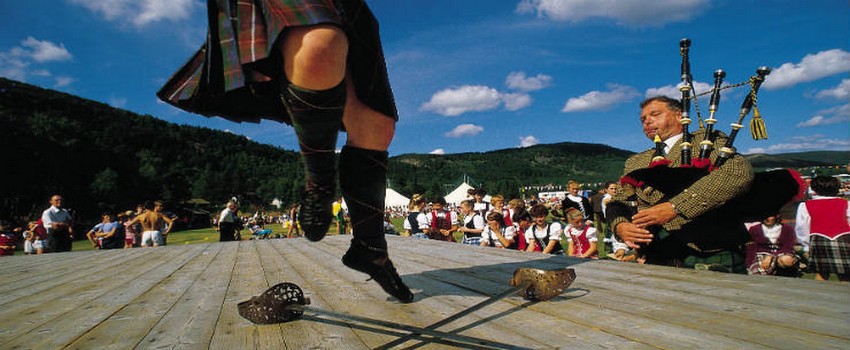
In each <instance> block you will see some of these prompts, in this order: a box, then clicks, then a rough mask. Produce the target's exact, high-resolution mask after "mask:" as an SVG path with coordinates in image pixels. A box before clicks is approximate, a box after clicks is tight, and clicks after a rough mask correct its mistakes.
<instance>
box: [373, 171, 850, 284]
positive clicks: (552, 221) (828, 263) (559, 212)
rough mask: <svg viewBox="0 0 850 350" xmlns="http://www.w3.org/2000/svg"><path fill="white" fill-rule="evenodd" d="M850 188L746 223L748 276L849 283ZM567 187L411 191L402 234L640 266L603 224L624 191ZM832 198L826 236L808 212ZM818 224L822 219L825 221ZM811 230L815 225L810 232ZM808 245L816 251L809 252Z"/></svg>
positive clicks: (835, 184)
mask: <svg viewBox="0 0 850 350" xmlns="http://www.w3.org/2000/svg"><path fill="white" fill-rule="evenodd" d="M826 183H829V185H825V184H826ZM848 187H850V182H845V183H843V184H842V183H841V182H839V181H838V179H837V178H834V177H829V176H821V177H817V178H815V180H813V182H812V190H810V193H809V198H808V200H807V201H805V202H802V203H800V206H799V208H800V209H798V210H797V215H796V217H791V218H790V219H786V218H783V217H782V216H781V215H780V214H779V213H777V214H776V215H773V216H770V217H768V218H765V219H764V220H763V221H762V222H754V223H748V224H747V226H748V229H749V232H750V235H751V240H750V241H749V242H747V243H746V245H745V246H744V248H745V250H746V252H747V257H746V259H747V265H748V267H749V268H748V273H749V274H754V275H756V274H758V275H778V276H790V277H799V276H801V275H802V272H804V271H810V272H812V273H814V274H815V276H816V279H827V278H828V277H829V275H830V273H832V274H836V275H837V276H838V278H839V280H842V281H848V280H850V270H847V266H848V264H847V262H848V259H850V256H848V254H850V244H848V243H847V241H850V227H848V225H850V209H848V206H847V198H846V197H847V195H846V194H845V193H844V192H842V191H845V190H846V189H847V188H848ZM568 188H569V189H570V191H569V192H568V194H567V195H566V196H565V197H555V196H547V197H546V198H545V199H542V200H537V199H536V198H531V199H528V200H522V199H516V198H515V199H511V200H509V201H507V206H506V207H505V206H504V205H503V204H504V203H505V198H504V197H503V196H501V195H493V196H492V197H491V201H490V202H489V203H488V202H484V201H482V198H483V197H484V195H486V192H485V191H483V190H481V189H477V190H470V192H469V196H468V198H467V199H466V200H464V201H462V202H461V203H460V204H459V205H457V206H453V205H451V204H447V203H445V200H444V199H443V198H435V199H433V200H431V201H430V202H429V201H426V200H425V199H424V198H423V197H422V196H421V195H419V194H414V195H413V196H412V197H411V201H410V205H409V206H408V210H407V212H406V214H405V215H401V217H403V218H404V221H403V228H404V230H403V231H402V232H401V233H400V234H401V235H402V236H409V237H412V238H418V239H436V240H441V241H447V242H455V243H462V244H470V245H480V246H483V247H492V248H498V249H514V250H520V251H528V252H540V253H544V254H553V255H568V256H572V257H577V258H586V259H600V258H606V259H613V260H619V261H624V262H636V263H643V261H642V259H641V257H640V255H639V254H637V252H636V251H635V250H634V249H631V248H629V247H628V246H626V245H625V244H624V243H621V242H619V241H618V240H617V239H616V237H614V236H613V235H612V232H611V231H610V229H609V228H608V227H607V225H606V220H605V205H606V203H607V201H608V200H610V198H611V197H612V196H613V195H615V194H616V192H617V191H618V189H619V186H618V185H617V184H616V183H614V182H608V183H605V185H604V186H603V187H602V188H600V189H599V190H598V192H596V193H587V192H584V191H582V190H581V188H580V185H579V184H578V182H575V181H570V183H569V184H568ZM827 199H829V200H830V201H829V203H832V204H834V205H833V206H830V207H829V208H830V209H829V210H831V213H830V214H828V217H829V218H831V219H828V221H829V222H830V225H831V226H829V230H831V231H829V232H830V233H821V232H820V231H824V230H826V229H824V227H825V226H824V225H822V224H821V225H819V224H818V223H817V222H816V223H814V224H813V223H812V221H813V219H812V218H811V217H810V215H809V213H808V211H807V210H806V208H807V207H811V206H812V205H811V204H809V205H808V206H807V203H810V202H815V204H817V203H821V201H824V200H827ZM824 203H825V202H824ZM833 207H834V208H833ZM813 208H820V207H813ZM815 210H819V209H815ZM387 214H388V216H390V215H391V216H399V210H398V209H397V208H394V209H391V210H390V209H388V210H387ZM819 219H820V220H825V219H824V218H823V216H821V217H819ZM817 220H818V219H814V221H817ZM810 227H816V228H815V229H814V231H812V229H810ZM818 230H820V231H818ZM810 242H813V243H814V244H815V246H816V247H818V248H817V249H813V248H810V247H809V246H810Z"/></svg>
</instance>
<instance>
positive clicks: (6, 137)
mask: <svg viewBox="0 0 850 350" xmlns="http://www.w3.org/2000/svg"><path fill="white" fill-rule="evenodd" d="M631 154H633V152H630V151H626V150H621V149H617V148H613V147H609V146H605V145H600V144H585V143H570V142H565V143H556V144H543V145H536V146H532V147H526V148H511V149H503V150H496V151H490V152H469V153H459V154H447V155H430V154H403V155H399V156H395V157H392V158H390V164H389V174H388V176H389V179H390V180H391V184H392V186H393V188H394V189H396V190H397V191H399V192H401V193H402V194H404V195H408V196H409V195H411V194H413V193H421V194H424V195H425V196H427V197H429V198H432V197H435V196H442V195H444V194H446V193H447V191H449V190H451V189H452V188H454V186H456V185H458V184H459V183H460V181H461V180H462V176H464V175H468V176H469V177H470V178H471V179H470V184H471V185H473V186H483V187H484V188H486V189H487V190H488V191H489V192H490V193H501V194H504V195H505V196H507V197H509V198H510V197H515V196H520V195H521V194H522V192H521V191H522V190H521V189H522V188H523V187H525V186H531V185H538V186H539V185H547V184H554V185H564V184H565V183H566V182H567V181H568V180H570V179H575V180H577V181H579V182H582V183H587V184H592V183H600V182H603V181H607V180H616V179H617V178H618V177H619V176H620V175H621V172H622V167H623V163H624V161H625V160H626V158H627V157H629V156H630V155H631ZM747 157H748V158H749V159H750V161H751V162H752V163H753V164H754V165H755V166H756V167H760V168H771V167H795V168H799V167H810V166H825V165H837V164H846V163H847V162H848V160H850V152H805V153H789V154H780V155H764V154H755V155H749V156H747ZM0 159H2V160H3V161H4V164H3V177H2V179H3V181H0V219H7V218H11V217H22V216H30V217H32V216H33V215H34V214H36V213H40V212H41V210H43V209H44V208H45V207H46V206H47V203H46V201H47V197H48V196H49V195H50V194H53V193H61V194H63V195H65V197H66V199H67V201H68V204H69V205H71V206H72V207H73V208H74V209H76V210H77V211H78V212H80V214H81V215H82V216H88V217H97V216H98V214H99V212H100V211H102V210H126V209H128V208H130V207H132V206H134V205H135V204H137V203H139V202H141V201H144V200H148V199H156V198H159V199H164V200H166V201H167V202H169V203H170V204H171V205H172V206H174V205H178V204H180V203H182V202H185V201H187V200H189V199H192V198H201V199H205V200H207V201H209V202H211V203H214V204H221V203H223V202H224V201H225V200H226V199H227V198H230V197H231V196H239V197H240V198H242V199H243V200H245V201H246V202H247V203H249V204H258V205H263V204H265V203H268V202H269V201H271V199H273V198H279V199H281V200H282V201H283V202H284V203H291V202H295V201H297V200H298V196H299V194H300V189H301V187H302V186H303V181H304V180H303V168H302V166H301V162H300V160H299V155H298V153H297V152H294V151H289V150H284V149H281V148H278V147H273V146H269V145H263V144H259V143H257V142H254V141H251V140H248V139H247V138H245V137H242V136H238V135H234V134H231V133H227V132H223V131H217V130H212V129H208V128H199V127H191V126H181V125H176V124H172V123H168V122H165V121H162V120H160V119H157V118H154V117H153V116H150V115H139V114H136V113H132V112H128V111H125V110H121V109H117V108H113V107H110V106H108V105H105V104H103V103H99V102H95V101H91V100H87V99H83V98H79V97H77V96H73V95H69V94H65V93H61V92H57V91H53V90H48V89H42V88H39V87H36V86H32V85H29V84H26V83H21V82H17V81H13V80H8V79H3V78H0ZM249 210H250V209H249Z"/></svg>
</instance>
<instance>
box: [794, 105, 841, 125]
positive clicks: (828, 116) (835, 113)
mask: <svg viewBox="0 0 850 350" xmlns="http://www.w3.org/2000/svg"><path fill="white" fill-rule="evenodd" d="M848 121H850V103H848V104H844V105H841V106H838V107H833V108H829V109H825V110H822V111H819V112H818V114H817V115H815V116H814V117H811V118H809V120H806V121H803V122H800V123H798V124H797V127H798V128H807V127H812V126H821V125H830V124H838V123H844V122H848Z"/></svg>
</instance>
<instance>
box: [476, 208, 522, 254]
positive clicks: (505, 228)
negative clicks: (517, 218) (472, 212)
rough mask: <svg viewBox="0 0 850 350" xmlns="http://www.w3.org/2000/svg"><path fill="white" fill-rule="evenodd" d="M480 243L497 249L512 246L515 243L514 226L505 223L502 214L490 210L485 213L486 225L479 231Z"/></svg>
mask: <svg viewBox="0 0 850 350" xmlns="http://www.w3.org/2000/svg"><path fill="white" fill-rule="evenodd" d="M480 245H481V246H482V247H494V248H499V249H506V248H512V247H514V246H515V245H516V227H514V226H513V225H506V224H505V218H503V217H502V214H500V213H499V212H496V211H491V212H490V213H489V214H487V226H486V227H484V231H483V232H481V241H480Z"/></svg>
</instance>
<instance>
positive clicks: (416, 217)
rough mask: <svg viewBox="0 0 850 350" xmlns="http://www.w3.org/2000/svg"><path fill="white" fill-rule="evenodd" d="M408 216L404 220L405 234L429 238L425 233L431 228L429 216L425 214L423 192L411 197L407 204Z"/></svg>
mask: <svg viewBox="0 0 850 350" xmlns="http://www.w3.org/2000/svg"><path fill="white" fill-rule="evenodd" d="M407 210H408V213H407V217H406V218H405V220H404V225H403V227H404V235H406V236H411V237H413V238H426V239H427V238H428V235H427V234H426V233H425V232H426V231H428V230H429V225H428V217H426V216H425V213H424V211H425V199H424V198H422V195H421V194H418V193H415V194H413V196H411V197H410V204H408V205H407Z"/></svg>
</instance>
